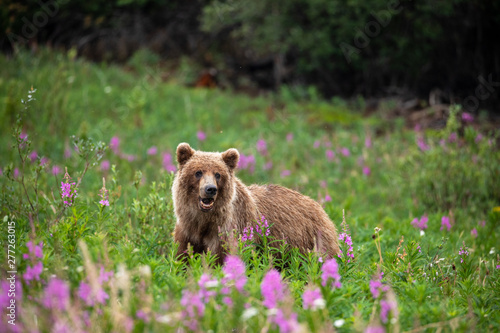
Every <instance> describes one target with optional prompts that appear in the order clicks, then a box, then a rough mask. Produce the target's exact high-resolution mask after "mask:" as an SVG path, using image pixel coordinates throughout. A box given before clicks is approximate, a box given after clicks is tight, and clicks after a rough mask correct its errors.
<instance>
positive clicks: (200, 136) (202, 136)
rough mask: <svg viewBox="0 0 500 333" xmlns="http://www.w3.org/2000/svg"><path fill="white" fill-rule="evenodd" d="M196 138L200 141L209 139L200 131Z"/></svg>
mask: <svg viewBox="0 0 500 333" xmlns="http://www.w3.org/2000/svg"><path fill="white" fill-rule="evenodd" d="M196 137H197V138H198V140H200V141H205V139H206V138H207V135H206V134H205V132H203V131H198V133H196Z"/></svg>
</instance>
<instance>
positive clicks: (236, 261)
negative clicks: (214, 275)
mask: <svg viewBox="0 0 500 333" xmlns="http://www.w3.org/2000/svg"><path fill="white" fill-rule="evenodd" d="M222 271H223V272H224V281H223V284H224V285H226V284H227V283H228V282H232V283H234V286H235V287H236V290H238V291H239V292H242V291H243V287H244V286H245V284H246V283H247V276H246V274H245V263H243V261H241V259H240V258H239V257H237V256H233V255H230V256H227V257H226V260H225V262H224V267H223V268H222Z"/></svg>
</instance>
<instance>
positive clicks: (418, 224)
mask: <svg viewBox="0 0 500 333" xmlns="http://www.w3.org/2000/svg"><path fill="white" fill-rule="evenodd" d="M428 221H429V218H428V217H427V216H426V215H424V216H422V217H421V218H420V220H419V219H418V218H414V219H413V221H411V225H412V226H414V227H415V228H417V229H420V230H424V229H427V222H428Z"/></svg>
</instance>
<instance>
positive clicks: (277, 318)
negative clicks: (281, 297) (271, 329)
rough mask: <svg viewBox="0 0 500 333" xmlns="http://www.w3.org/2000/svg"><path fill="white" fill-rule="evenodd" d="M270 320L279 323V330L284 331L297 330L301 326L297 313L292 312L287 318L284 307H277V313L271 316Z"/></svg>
mask: <svg viewBox="0 0 500 333" xmlns="http://www.w3.org/2000/svg"><path fill="white" fill-rule="evenodd" d="M270 322H272V323H274V324H276V325H278V327H279V331H280V332H282V333H290V332H295V331H297V330H298V328H299V323H298V321H297V314H296V313H291V314H290V316H289V317H288V318H287V317H286V316H285V314H284V313H283V310H282V309H277V310H276V314H275V315H273V316H272V317H271V318H270Z"/></svg>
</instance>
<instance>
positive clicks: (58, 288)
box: [42, 278, 69, 311]
mask: <svg viewBox="0 0 500 333" xmlns="http://www.w3.org/2000/svg"><path fill="white" fill-rule="evenodd" d="M42 304H43V306H45V307H46V308H48V309H56V310H59V311H64V310H66V308H67V307H68V305H69V286H68V284H67V283H66V282H65V281H63V280H60V279H58V278H52V279H51V280H50V281H49V284H48V285H47V287H46V288H45V292H44V295H43V298H42Z"/></svg>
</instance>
